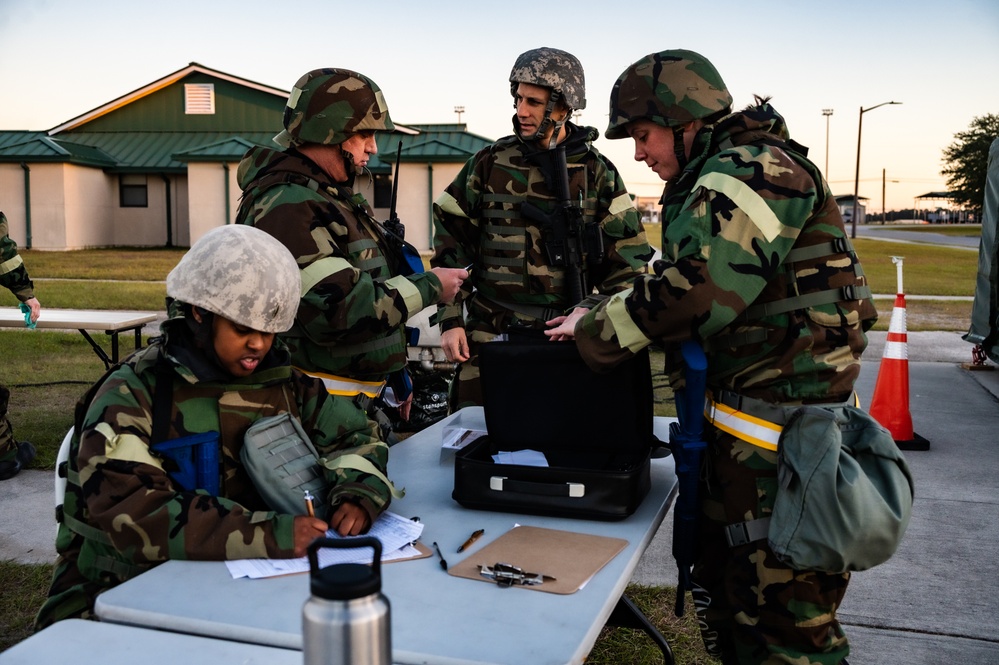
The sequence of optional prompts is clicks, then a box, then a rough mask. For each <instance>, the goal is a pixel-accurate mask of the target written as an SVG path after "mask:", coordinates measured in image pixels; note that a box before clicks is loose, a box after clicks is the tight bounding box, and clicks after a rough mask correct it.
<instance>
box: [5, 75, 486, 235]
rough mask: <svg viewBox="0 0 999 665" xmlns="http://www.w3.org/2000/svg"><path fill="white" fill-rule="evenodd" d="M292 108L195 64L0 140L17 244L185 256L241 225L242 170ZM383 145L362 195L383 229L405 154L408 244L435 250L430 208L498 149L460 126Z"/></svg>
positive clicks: (401, 195)
mask: <svg viewBox="0 0 999 665" xmlns="http://www.w3.org/2000/svg"><path fill="white" fill-rule="evenodd" d="M293 76H297V73H294V72H291V73H289V80H293V78H292V77H293ZM287 98H288V91H286V90H281V89H279V88H273V87H271V86H267V85H264V84H261V83H256V82H254V81H250V80H247V79H243V78H239V77H236V76H233V75H231V74H226V73H224V72H220V71H217V70H213V69H209V68H207V67H204V66H202V65H199V64H197V63H193V62H192V63H191V64H190V65H188V66H187V67H184V68H183V69H180V70H178V71H176V72H173V73H172V74H169V75H167V76H165V77H163V78H161V79H158V80H156V81H153V82H152V83H149V84H148V85H145V86H143V87H141V88H139V89H137V90H134V91H132V92H130V93H128V94H126V95H123V96H121V97H118V98H117V99H114V100H112V101H110V102H108V103H106V104H103V105H102V106H99V107H97V108H95V109H93V110H91V111H88V112H86V113H84V114H82V115H79V116H77V117H75V118H73V119H71V120H68V121H66V122H64V123H62V124H61V125H59V126H57V127H54V128H52V129H50V130H48V131H2V130H0V210H3V211H4V212H5V213H6V215H7V219H8V221H9V223H10V231H11V236H12V237H13V238H14V239H15V240H16V241H17V242H18V243H19V244H20V245H22V246H24V247H28V248H34V249H42V250H66V249H83V248H87V247H113V246H130V247H164V246H166V247H171V246H180V247H188V246H190V245H191V243H193V242H194V241H195V240H197V239H198V238H200V237H201V236H202V235H203V234H204V233H205V232H207V231H208V230H210V229H212V228H214V227H216V226H221V225H222V224H227V223H231V222H232V221H233V220H234V218H235V215H236V209H237V207H238V202H239V195H240V190H239V187H238V185H237V184H236V167H237V166H238V164H239V160H240V159H241V158H242V157H243V155H244V154H245V153H246V151H247V150H248V149H249V148H250V147H252V146H255V145H268V146H274V144H273V143H272V141H271V139H272V137H273V136H274V135H275V134H277V133H278V132H279V131H280V130H281V128H282V127H281V118H282V114H283V112H284V106H285V102H286V101H287ZM389 99H391V91H389ZM377 141H378V149H379V155H377V156H375V157H374V158H373V159H372V160H371V161H370V162H369V164H368V169H367V172H366V173H364V174H362V175H361V176H359V177H358V179H357V181H356V183H355V189H356V190H357V191H359V192H361V193H363V194H364V196H365V198H367V199H368V201H369V202H370V203H371V204H372V206H373V207H374V208H375V214H376V216H377V217H379V218H381V219H385V218H387V217H388V214H389V205H390V201H391V195H392V179H393V171H394V167H395V161H396V157H397V154H398V159H399V164H400V168H399V185H398V193H397V211H398V215H399V218H400V219H401V220H402V221H403V223H404V224H405V225H406V228H407V236H406V237H407V239H408V240H409V241H410V242H412V243H413V244H414V245H415V246H416V247H417V248H419V249H423V250H425V249H428V248H429V247H430V245H431V233H432V224H431V219H432V204H433V200H434V199H435V198H436V197H437V195H438V194H439V193H440V191H442V190H443V189H444V187H446V186H447V184H448V183H450V182H451V180H452V179H453V178H454V177H455V175H457V173H458V171H459V170H460V168H461V167H462V165H463V164H464V163H465V161H466V160H467V159H468V158H469V157H470V156H472V155H473V154H474V153H475V152H476V151H478V150H479V149H480V148H482V147H484V146H486V145H488V144H489V143H490V142H491V141H490V140H489V139H486V138H484V137H481V136H477V135H475V134H471V133H469V132H468V131H467V130H466V128H465V125H461V124H457V125H456V124H440V125H412V126H406V125H397V129H396V131H394V132H382V133H379V134H378V136H377ZM400 144H401V149H400Z"/></svg>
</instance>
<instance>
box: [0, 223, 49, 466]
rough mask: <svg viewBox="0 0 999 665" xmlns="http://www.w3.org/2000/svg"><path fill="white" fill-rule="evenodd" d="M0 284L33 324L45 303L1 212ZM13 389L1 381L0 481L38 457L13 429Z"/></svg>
mask: <svg viewBox="0 0 999 665" xmlns="http://www.w3.org/2000/svg"><path fill="white" fill-rule="evenodd" d="M0 286H3V287H4V288H7V289H10V292H11V293H13V294H14V297H16V298H17V299H18V300H20V301H21V302H22V303H24V306H25V307H27V308H28V315H29V319H30V320H31V322H32V323H34V322H35V321H37V320H38V314H39V313H40V312H41V311H42V306H41V305H40V304H39V302H38V298H36V297H35V292H34V284H33V283H32V282H31V279H30V278H29V277H28V270H27V268H25V267H24V261H22V260H21V257H20V256H19V255H18V253H17V243H16V242H14V241H13V240H11V238H10V233H9V231H8V228H7V216H6V215H5V214H3V213H2V212H0ZM9 402H10V391H9V390H8V389H7V387H6V386H4V385H2V384H0V480H7V479H8V478H13V477H14V476H16V475H17V474H18V473H19V472H20V471H21V469H23V468H24V467H26V466H28V465H29V464H31V460H33V459H35V447H34V446H33V445H31V443H30V442H28V441H16V440H15V439H14V430H13V429H12V428H11V425H10V421H9V420H8V419H7V406H8V404H9Z"/></svg>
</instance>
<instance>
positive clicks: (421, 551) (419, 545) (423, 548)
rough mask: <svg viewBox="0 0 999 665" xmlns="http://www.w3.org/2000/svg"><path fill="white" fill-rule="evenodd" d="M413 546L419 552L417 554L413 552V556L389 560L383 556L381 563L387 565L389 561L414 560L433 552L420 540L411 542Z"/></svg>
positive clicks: (423, 557) (424, 557)
mask: <svg viewBox="0 0 999 665" xmlns="http://www.w3.org/2000/svg"><path fill="white" fill-rule="evenodd" d="M413 547H415V548H416V551H417V552H419V554H414V555H413V556H408V557H405V558H403V559H389V560H385V559H384V558H383V559H382V564H383V565H388V564H390V563H399V562H400V561H416V560H417V559H426V558H427V557H428V556H430V555H431V554H433V550H431V549H430V548H429V547H427V546H426V545H424V544H423V543H421V542H420V541H416V542H415V543H413Z"/></svg>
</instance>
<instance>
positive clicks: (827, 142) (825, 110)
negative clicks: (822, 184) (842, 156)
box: [822, 109, 833, 180]
mask: <svg viewBox="0 0 999 665" xmlns="http://www.w3.org/2000/svg"><path fill="white" fill-rule="evenodd" d="M832 114H833V110H832V109H822V115H824V116H825V117H826V171H825V174H824V175H825V176H826V180H829V116H831V115H832Z"/></svg>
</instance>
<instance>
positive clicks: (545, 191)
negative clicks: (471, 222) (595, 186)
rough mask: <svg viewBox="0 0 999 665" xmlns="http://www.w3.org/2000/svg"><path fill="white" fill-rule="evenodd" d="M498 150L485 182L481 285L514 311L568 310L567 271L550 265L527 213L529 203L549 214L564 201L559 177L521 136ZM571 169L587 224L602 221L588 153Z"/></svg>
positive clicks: (573, 191)
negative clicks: (533, 157) (527, 151)
mask: <svg viewBox="0 0 999 665" xmlns="http://www.w3.org/2000/svg"><path fill="white" fill-rule="evenodd" d="M496 148H497V149H496V150H495V152H493V153H491V157H492V158H493V160H492V163H491V164H490V168H489V170H488V172H487V173H486V174H485V179H484V182H483V183H482V192H483V193H482V198H481V208H480V218H481V220H482V222H481V228H480V241H479V257H480V261H481V265H482V269H481V271H480V272H479V273H478V274H477V275H476V287H477V288H478V289H479V291H480V292H481V294H482V295H483V296H485V297H486V298H488V299H489V300H492V301H494V302H497V303H500V304H502V305H503V306H505V307H507V308H508V309H513V310H514V311H516V310H517V305H535V306H542V307H548V308H554V309H556V310H561V309H564V307H566V306H567V305H568V303H567V300H568V298H567V297H566V295H565V273H566V271H565V269H564V268H559V267H553V266H550V265H548V262H547V260H546V258H545V253H544V246H543V238H542V236H541V229H540V227H539V225H538V223H537V222H535V221H533V220H530V219H526V218H525V216H524V214H523V213H522V211H521V208H522V206H523V205H524V203H531V204H532V205H534V206H536V207H537V208H539V209H540V210H542V211H544V212H550V211H551V210H553V209H554V208H555V206H556V205H557V204H558V203H559V200H558V196H557V194H556V191H557V190H556V188H555V186H554V181H553V180H551V176H549V177H548V178H546V174H545V173H544V172H543V169H542V168H541V167H540V166H538V165H537V164H534V163H531V162H530V161H529V160H528V159H527V158H526V157H525V156H524V154H523V153H522V152H521V150H519V149H518V144H517V142H516V139H511V140H509V141H500V142H497V144H496ZM546 157H547V155H546ZM568 173H569V192H570V197H571V199H572V201H573V203H574V204H575V205H578V206H579V207H580V208H581V209H582V214H583V221H584V223H585V224H587V225H590V224H597V223H599V222H598V219H597V212H598V201H597V199H596V197H595V196H594V193H592V192H589V191H588V190H587V184H588V182H589V180H590V177H589V176H590V174H589V167H588V165H587V163H586V154H584V155H582V156H581V158H579V160H578V161H577V162H575V163H573V162H570V163H569V164H568ZM525 313H526V310H525ZM531 315H532V316H533V314H531Z"/></svg>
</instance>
